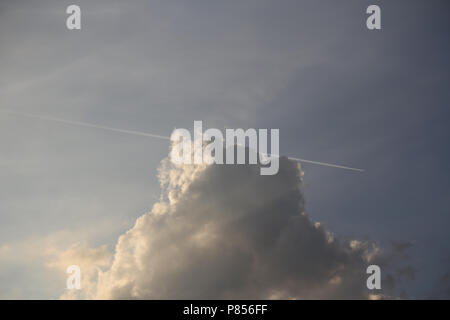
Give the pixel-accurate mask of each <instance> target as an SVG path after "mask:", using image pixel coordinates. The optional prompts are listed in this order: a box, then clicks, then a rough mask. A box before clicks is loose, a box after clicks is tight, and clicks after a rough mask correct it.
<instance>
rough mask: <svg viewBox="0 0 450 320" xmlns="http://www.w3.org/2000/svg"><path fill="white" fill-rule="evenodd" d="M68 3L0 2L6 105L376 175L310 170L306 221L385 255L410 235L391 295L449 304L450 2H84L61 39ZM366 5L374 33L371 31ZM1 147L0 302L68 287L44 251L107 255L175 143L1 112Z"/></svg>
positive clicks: (0, 99) (152, 196) (1, 83)
mask: <svg viewBox="0 0 450 320" xmlns="http://www.w3.org/2000/svg"><path fill="white" fill-rule="evenodd" d="M72 3H74V2H73V1H39V2H37V1H1V2H0V70H1V76H0V107H1V108H3V109H9V110H15V111H19V112H29V113H33V114H39V115H43V116H52V117H58V118H63V119H68V120H72V121H86V122H90V123H97V124H99V125H103V126H110V127H117V128H121V129H125V130H137V131H144V132H151V133H155V134H160V135H169V134H170V132H171V131H172V130H173V128H175V127H183V128H191V127H192V125H193V121H194V120H203V121H204V122H205V123H206V125H207V126H208V127H217V128H223V127H224V126H227V127H234V128H239V127H243V128H248V127H254V128H279V129H280V138H281V140H280V152H281V153H282V154H285V155H289V156H293V157H300V158H306V159H312V160H318V161H325V162H331V163H338V164H345V165H349V166H353V167H357V168H364V169H366V171H365V172H364V173H357V172H350V171H345V170H339V169H333V168H326V167H318V166H313V165H307V164H305V165H304V166H303V170H304V172H305V176H304V182H305V186H304V193H305V194H304V196H305V207H306V211H307V212H308V214H309V215H310V216H311V218H312V219H313V220H315V221H320V222H321V223H323V224H324V225H326V226H327V227H328V228H329V230H330V231H332V232H333V233H335V234H337V235H339V236H342V237H357V238H362V239H371V240H373V241H376V242H377V243H379V245H380V246H381V247H382V248H383V249H384V250H386V251H387V252H389V251H390V250H391V251H395V248H396V247H398V245H399V244H401V243H403V244H406V243H411V244H412V246H411V247H410V248H409V249H408V251H407V256H408V257H403V258H402V261H400V262H399V265H398V267H397V268H400V269H401V268H402V266H412V267H413V268H414V270H415V272H414V279H413V280H410V281H405V283H403V284H402V287H401V288H398V290H399V291H402V290H404V291H405V292H406V294H407V295H408V296H409V297H417V298H427V297H430V296H434V297H439V296H442V295H444V294H445V290H448V288H449V287H450V283H448V277H447V283H445V282H444V283H442V281H439V278H440V277H443V276H445V274H446V272H447V271H448V270H449V269H450V268H449V267H450V247H449V243H450V241H449V240H450V239H449V236H448V227H449V224H450V216H449V209H448V208H449V201H450V198H449V195H450V182H449V181H450V179H449V177H448V172H449V165H448V163H450V162H449V161H450V154H449V152H448V150H447V148H446V146H447V145H448V142H447V139H448V136H449V130H450V129H448V125H447V122H448V118H449V115H450V114H449V111H448V106H449V102H450V91H449V90H448V84H449V80H450V79H449V77H450V73H449V62H448V56H449V51H450V50H449V49H450V48H449V46H450V43H449V41H448V32H449V30H450V28H449V24H450V22H449V20H448V12H449V10H448V9H450V8H449V3H448V1H438V0H435V1H432V2H430V1H425V0H421V1H414V0H409V1H406V0H405V1H395V3H394V2H392V1H356V0H355V1H351V0H346V1H339V3H337V2H336V1H312V0H311V1H287V0H286V1H285V0H283V1H261V0H257V1H256V0H255V1H203V0H202V1H200V0H194V1H189V2H188V1H131V2H129V3H125V2H123V1H121V2H119V1H99V0H96V1H81V0H79V1H76V4H78V5H80V7H81V10H82V30H80V31H68V30H67V29H66V27H65V19H66V17H67V15H66V14H65V9H66V7H67V6H68V5H70V4H72ZM373 3H377V4H379V5H380V7H381V9H382V30H381V31H369V30H367V28H366V25H365V19H366V17H367V15H366V14H365V9H366V8H367V6H368V5H369V4H373ZM0 148H1V151H0V152H1V156H0V282H1V283H2V286H1V289H0V297H1V298H10V297H20V298H57V297H58V296H59V295H60V294H61V292H62V291H63V289H61V288H63V286H64V285H65V282H64V275H63V274H62V275H59V274H58V275H55V273H56V271H54V270H52V269H49V268H47V267H46V266H45V261H46V259H47V256H48V255H50V256H51V255H52V254H53V253H52V252H46V250H45V249H43V247H42V246H39V245H37V244H44V248H50V247H52V246H60V247H61V248H63V247H64V246H70V245H72V244H73V243H84V242H85V243H87V244H89V246H99V245H103V244H106V245H107V246H108V248H109V249H110V250H113V247H114V245H115V243H116V241H117V237H118V235H120V234H122V233H123V232H125V231H126V230H127V229H129V228H131V227H132V225H133V224H134V221H135V220H136V218H137V217H139V216H141V215H142V214H143V213H145V212H147V211H149V210H150V209H151V207H152V205H153V204H154V203H155V202H156V201H157V200H158V199H159V196H160V186H159V182H158V179H157V168H158V167H159V163H160V161H161V160H162V159H163V158H164V157H165V156H167V154H168V151H169V146H168V144H167V142H164V141H162V140H161V141H160V140H157V139H150V138H147V137H135V136H129V135H123V134H120V133H114V132H107V131H102V130H96V129H89V128H79V127H74V126H69V125H65V124H61V123H50V122H45V121H39V120H36V119H28V118H23V117H17V116H12V115H6V114H2V113H0ZM32 244H34V245H32ZM393 244H394V245H393ZM8 248H13V249H14V250H12V251H11V250H10V249H8ZM61 248H60V249H61ZM58 281H59V282H58ZM438 282H440V287H438V286H436V283H438ZM447 294H448V293H447ZM447 297H448V295H447Z"/></svg>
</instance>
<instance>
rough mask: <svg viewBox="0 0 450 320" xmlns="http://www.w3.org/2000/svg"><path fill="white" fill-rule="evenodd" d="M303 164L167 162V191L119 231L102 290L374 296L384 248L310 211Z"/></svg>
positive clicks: (116, 294)
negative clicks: (334, 229) (370, 270)
mask: <svg viewBox="0 0 450 320" xmlns="http://www.w3.org/2000/svg"><path fill="white" fill-rule="evenodd" d="M301 177H302V171H301V168H300V166H299V165H298V164H297V163H294V162H292V161H289V160H287V159H285V158H282V159H281V162H280V171H279V173H278V174H277V175H275V176H261V175H259V167H258V166H257V165H239V166H237V165H211V166H194V165H189V166H187V165H183V166H175V165H173V164H172V163H170V162H169V161H168V160H167V159H166V160H164V161H163V162H162V165H161V168H160V172H159V179H160V182H161V187H162V196H161V199H160V201H159V202H157V203H156V204H154V206H153V208H152V210H151V211H150V212H149V213H147V214H144V215H143V216H141V217H140V218H138V219H137V221H136V224H135V226H134V227H133V228H132V229H131V230H129V231H128V232H126V233H125V234H123V235H122V236H120V238H119V240H118V243H117V246H116V250H115V254H114V261H113V263H112V265H111V267H110V268H109V270H107V271H106V272H100V274H99V281H98V284H97V285H98V287H97V293H96V294H95V295H90V294H88V293H85V297H88V298H93V297H95V298H101V299H115V298H119V299H132V298H136V299H141V298H142V299H152V298H155V299H180V298H186V299H199V298H206V299H213V298H219V299H220V298H238V299H240V298H250V299H254V298H276V299H279V298H285V299H299V298H300V299H301V298H369V293H370V292H368V290H367V289H366V277H367V275H366V268H367V265H368V264H370V263H373V262H374V261H376V259H377V256H378V255H379V251H378V248H376V247H375V246H374V245H373V244H371V243H368V242H362V241H343V240H339V239H336V238H335V237H333V236H332V234H331V233H330V232H328V231H327V230H326V229H325V228H324V227H323V226H322V225H321V224H319V223H314V222H313V221H312V220H311V219H310V218H309V216H308V215H307V214H306V213H305V212H304V199H303V195H302V192H301Z"/></svg>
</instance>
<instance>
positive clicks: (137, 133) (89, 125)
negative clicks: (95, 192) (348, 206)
mask: <svg viewBox="0 0 450 320" xmlns="http://www.w3.org/2000/svg"><path fill="white" fill-rule="evenodd" d="M0 112H1V113H5V114H9V115H15V116H19V117H27V118H32V119H38V120H44V121H53V122H60V123H65V124H69V125H73V126H78V127H85V128H95V129H101V130H108V131H114V132H119V133H125V134H130V135H135V136H143V137H149V138H157V139H162V140H170V137H168V136H162V135H159V134H153V133H148V132H142V131H134V130H124V129H118V128H112V127H106V126H100V125H97V124H94V123H89V122H81V121H72V120H65V119H60V118H54V117H48V116H40V115H36V114H32V113H25V112H19V111H12V110H5V109H2V110H0ZM288 159H290V160H293V161H297V162H300V163H302V162H303V163H310V164H315V165H320V166H326V167H333V168H339V169H345V170H352V171H359V172H363V171H364V169H358V168H352V167H347V166H341V165H337V164H332V163H327V162H320V161H312V160H306V159H300V158H293V157H288Z"/></svg>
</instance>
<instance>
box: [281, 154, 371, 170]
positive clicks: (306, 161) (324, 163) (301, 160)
mask: <svg viewBox="0 0 450 320" xmlns="http://www.w3.org/2000/svg"><path fill="white" fill-rule="evenodd" d="M288 159H290V160H294V161H298V162H300V163H301V162H304V163H311V164H317V165H320V166H326V167H333V168H339V169H346V170H353V171H359V172H364V169H358V168H352V167H346V166H341V165H338V164H332V163H327V162H320V161H312V160H305V159H300V158H292V157H288Z"/></svg>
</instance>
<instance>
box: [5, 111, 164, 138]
mask: <svg viewBox="0 0 450 320" xmlns="http://www.w3.org/2000/svg"><path fill="white" fill-rule="evenodd" d="M0 112H2V113H7V114H11V115H15V116H22V117H27V118H33V119H39V120H45V121H54V122H60V123H65V124H70V125H73V126H79V127H87V128H95V129H102V130H108V131H114V132H120V133H126V134H131V135H134V136H144V137H150V138H157V139H164V140H170V137H166V136H161V135H159V134H153V133H147V132H141V131H133V130H124V129H117V128H112V127H105V126H100V125H97V124H93V123H88V122H80V121H71V120H64V119H59V118H53V117H47V116H39V115H36V114H31V113H25V112H17V111H11V110H4V109H3V110H0Z"/></svg>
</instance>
